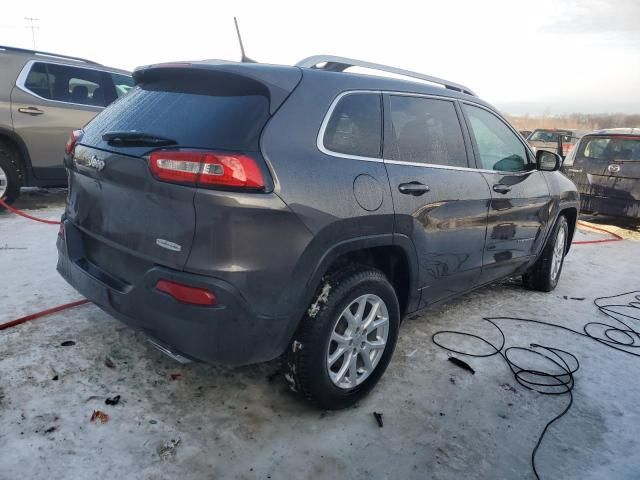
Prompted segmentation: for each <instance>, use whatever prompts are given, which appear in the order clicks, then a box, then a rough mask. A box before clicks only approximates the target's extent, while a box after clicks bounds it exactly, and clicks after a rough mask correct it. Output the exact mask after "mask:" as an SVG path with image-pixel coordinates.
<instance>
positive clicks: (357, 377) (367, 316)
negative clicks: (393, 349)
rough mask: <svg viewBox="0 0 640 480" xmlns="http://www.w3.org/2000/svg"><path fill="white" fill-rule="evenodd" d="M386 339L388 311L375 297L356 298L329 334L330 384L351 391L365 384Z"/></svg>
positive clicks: (376, 363)
mask: <svg viewBox="0 0 640 480" xmlns="http://www.w3.org/2000/svg"><path fill="white" fill-rule="evenodd" d="M388 337H389V311H388V309H387V306H386V305H385V303H384V301H383V300H382V299H381V298H380V297H378V296H377V295H372V294H367V295H362V296H360V297H358V298H356V299H355V300H354V301H353V302H351V303H350V304H349V306H347V308H345V309H344V310H343V311H342V313H341V314H340V316H339V317H338V320H337V321H336V323H335V325H334V327H333V330H332V332H331V338H330V340H329V345H328V348H327V370H328V372H329V377H330V379H331V382H332V383H333V384H334V385H335V386H337V387H338V388H342V389H350V388H354V387H356V386H358V385H360V384H361V383H362V382H364V381H365V380H366V379H367V378H369V376H370V375H371V373H373V371H374V370H375V368H376V366H377V365H378V363H379V362H380V359H381V358H382V355H383V353H384V349H385V347H386V345H387V340H388Z"/></svg>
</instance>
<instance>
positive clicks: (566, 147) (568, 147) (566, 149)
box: [562, 143, 573, 157]
mask: <svg viewBox="0 0 640 480" xmlns="http://www.w3.org/2000/svg"><path fill="white" fill-rule="evenodd" d="M572 147H573V144H572V143H563V144H562V155H563V156H565V157H566V156H567V155H568V154H569V152H570V151H571V148H572Z"/></svg>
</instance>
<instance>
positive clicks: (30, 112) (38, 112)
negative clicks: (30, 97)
mask: <svg viewBox="0 0 640 480" xmlns="http://www.w3.org/2000/svg"><path fill="white" fill-rule="evenodd" d="M18 111H19V112H20V113H26V114H27V115H34V116H35V115H42V114H43V113H44V112H43V111H42V110H40V109H39V108H36V107H20V108H19V109H18Z"/></svg>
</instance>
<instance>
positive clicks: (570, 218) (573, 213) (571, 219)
mask: <svg viewBox="0 0 640 480" xmlns="http://www.w3.org/2000/svg"><path fill="white" fill-rule="evenodd" d="M561 215H563V216H564V217H565V218H566V219H567V223H568V224H569V239H568V241H567V248H566V252H569V249H570V248H571V242H572V241H573V235H574V233H575V231H576V224H577V221H578V209H577V208H576V207H565V208H562V209H561V210H560V211H559V212H558V218H559V217H560V216H561ZM556 221H557V219H556Z"/></svg>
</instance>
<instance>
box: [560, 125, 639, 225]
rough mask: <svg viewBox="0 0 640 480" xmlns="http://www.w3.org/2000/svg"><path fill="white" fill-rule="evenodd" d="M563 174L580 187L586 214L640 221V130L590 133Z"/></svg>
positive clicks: (565, 167)
mask: <svg viewBox="0 0 640 480" xmlns="http://www.w3.org/2000/svg"><path fill="white" fill-rule="evenodd" d="M563 171H564V172H565V173H566V174H567V176H568V177H569V178H571V179H572V180H573V182H574V183H575V184H576V185H577V186H578V191H579V192H580V203H581V210H582V211H584V212H585V213H601V214H604V215H614V216H619V217H628V218H636V219H638V218H640V128H611V129H608V130H597V131H594V132H590V133H588V134H587V135H585V136H583V137H582V139H581V140H580V142H579V143H578V144H577V145H576V147H575V148H574V149H573V150H572V151H571V153H570V154H569V155H568V156H567V158H566V159H565V161H564V164H563Z"/></svg>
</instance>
